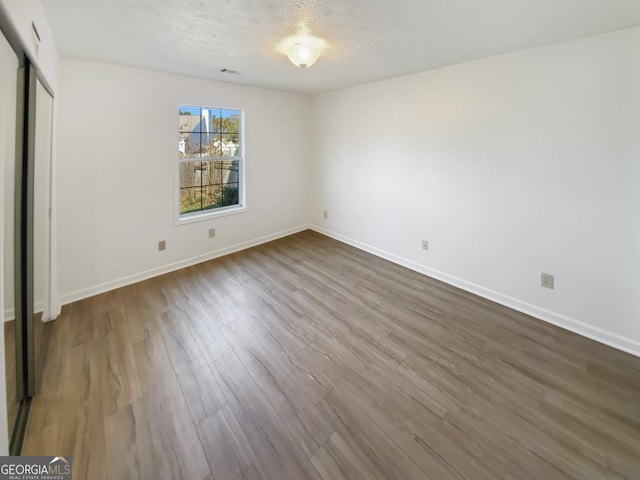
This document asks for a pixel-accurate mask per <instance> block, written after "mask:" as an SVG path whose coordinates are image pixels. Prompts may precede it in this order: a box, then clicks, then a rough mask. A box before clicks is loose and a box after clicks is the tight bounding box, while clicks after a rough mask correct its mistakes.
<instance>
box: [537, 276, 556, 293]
mask: <svg viewBox="0 0 640 480" xmlns="http://www.w3.org/2000/svg"><path fill="white" fill-rule="evenodd" d="M540 285H541V286H543V287H544V288H550V289H552V290H553V275H551V274H549V273H541V274H540Z"/></svg>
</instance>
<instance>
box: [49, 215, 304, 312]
mask: <svg viewBox="0 0 640 480" xmlns="http://www.w3.org/2000/svg"><path fill="white" fill-rule="evenodd" d="M309 228H310V227H309V225H300V226H297V227H294V228H290V229H287V230H283V231H281V232H277V233H273V234H270V235H265V236H263V237H258V238H255V239H253V240H248V241H246V242H242V243H238V244H236V245H231V246H229V247H225V248H221V249H219V250H214V251H213V252H208V253H205V254H203V255H197V256H195V257H190V258H187V259H185V260H180V261H178V262H174V263H170V264H168V265H163V266H161V267H156V268H152V269H150V270H146V271H144V272H140V273H136V274H133V275H128V276H126V277H121V278H117V279H115V280H111V281H109V282H104V283H101V284H99V285H94V286H92V287H88V288H83V289H81V290H76V291H75V292H70V293H67V294H64V295H62V296H61V297H60V304H61V305H66V304H68V303H73V302H77V301H78V300H82V299H84V298H89V297H93V296H94V295H99V294H101V293H105V292H108V291H110V290H115V289H116V288H120V287H124V286H127V285H131V284H132V283H137V282H141V281H143V280H147V279H149V278H153V277H157V276H159V275H164V274H165V273H169V272H173V271H175V270H180V269H181V268H185V267H190V266H191V265H196V264H198V263H202V262H206V261H208V260H213V259H214V258H218V257H222V256H224V255H229V254H230V253H235V252H239V251H240V250H246V249H247V248H251V247H255V246H257V245H260V244H263V243H267V242H271V241H273V240H277V239H279V238H282V237H286V236H289V235H293V234H294V233H298V232H301V231H303V230H308V229H309Z"/></svg>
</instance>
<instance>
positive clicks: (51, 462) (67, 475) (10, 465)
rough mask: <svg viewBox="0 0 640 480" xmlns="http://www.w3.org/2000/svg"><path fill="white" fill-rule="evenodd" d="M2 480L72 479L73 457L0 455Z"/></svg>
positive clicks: (0, 476) (0, 479) (0, 477)
mask: <svg viewBox="0 0 640 480" xmlns="http://www.w3.org/2000/svg"><path fill="white" fill-rule="evenodd" d="M0 480H71V457H0Z"/></svg>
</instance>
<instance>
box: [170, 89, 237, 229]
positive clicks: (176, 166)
mask: <svg viewBox="0 0 640 480" xmlns="http://www.w3.org/2000/svg"><path fill="white" fill-rule="evenodd" d="M181 106H186V107H195V108H209V109H222V110H237V111H239V112H240V123H239V129H240V144H239V148H240V155H235V156H233V157H224V158H225V159H237V160H238V188H239V190H240V192H239V194H238V205H230V206H227V207H218V208H215V209H212V210H203V211H200V212H194V213H187V214H184V215H182V214H180V163H181V162H190V161H196V160H190V159H181V158H180V155H179V151H178V148H177V142H178V140H179V136H180V132H179V124H180V113H179V108H180V107H181ZM172 118H173V132H174V134H175V135H176V136H175V137H173V138H174V139H175V141H173V142H171V145H172V147H173V149H174V154H173V157H172V158H173V171H174V187H173V191H174V202H173V203H174V210H175V215H174V220H175V225H186V224H189V223H194V222H201V221H205V220H211V219H212V218H219V217H226V216H228V215H236V214H239V213H246V212H247V200H246V198H247V197H246V195H247V192H246V184H247V182H246V162H247V160H246V158H247V155H246V149H245V144H246V141H245V136H246V133H245V109H244V108H241V107H228V106H227V107H225V106H220V105H216V104H211V105H209V104H207V103H205V102H202V103H197V102H196V103H194V102H180V101H175V102H174V107H173V116H172ZM218 159H220V158H219V157H210V158H209V157H207V158H202V159H199V161H211V160H218Z"/></svg>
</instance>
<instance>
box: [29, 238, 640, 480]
mask: <svg viewBox="0 0 640 480" xmlns="http://www.w3.org/2000/svg"><path fill="white" fill-rule="evenodd" d="M48 328H50V331H49V346H48V348H47V351H46V352H45V357H44V358H45V360H44V363H45V365H44V370H43V375H42V381H41V383H40V391H39V394H38V396H37V397H36V398H35V400H34V402H33V411H32V417H31V421H30V424H29V430H28V437H27V440H26V445H25V449H24V454H25V455H73V464H74V479H85V478H86V479H89V480H100V479H104V478H108V479H112V480H116V479H117V480H122V479H128V478H131V479H134V478H135V479H150V480H151V479H154V480H155V479H185V480H203V479H207V480H213V479H215V480H224V479H245V480H250V479H251V480H253V479H270V480H285V479H291V480H303V479H323V480H339V479H349V480H354V479H363V480H375V479H397V480H408V479H434V480H448V479H458V480H459V479H467V480H470V479H489V480H496V479H519V480H526V479H532V480H533V479H535V480H540V479H543V480H550V479H564V478H573V479H576V480H588V479H598V480H602V479H623V478H624V479H638V478H640V359H639V358H635V357H633V356H630V355H627V354H624V353H621V352H619V351H616V350H614V349H611V348H608V347H605V346H603V345H600V344H597V343H595V342H592V341H590V340H587V339H585V338H582V337H579V336H577V335H574V334H571V333H568V332H566V331H564V330H562V329H559V328H556V327H553V326H550V325H548V324H545V323H543V322H541V321H537V320H534V319H532V318H530V317H528V316H526V315H524V314H520V313H518V312H514V311H513V310H510V309H508V308H505V307H501V306H499V305H496V304H493V303H491V302H489V301H486V300H484V299H481V298H478V297H476V296H474V295H470V294H468V293H465V292H463V291H461V290H458V289H456V288H453V287H451V286H447V285H445V284H442V283H440V282H437V281H434V280H432V279H429V278H426V277H424V276H421V275H419V274H417V273H414V272H412V271H409V270H407V269H404V268H402V267H399V266H397V265H394V264H392V263H389V262H386V261H384V260H381V259H379V258H376V257H374V256H372V255H369V254H367V253H364V252H362V251H359V250H357V249H354V248H351V247H349V246H346V245H344V244H341V243H339V242H336V241H334V240H331V239H328V238H326V237H323V236H322V235H319V234H317V233H313V232H310V231H307V232H303V233H300V234H297V235H294V236H291V237H288V238H285V239H282V240H278V241H275V242H272V243H269V244H266V245H263V246H260V247H256V248H252V249H250V250H246V251H244V252H241V253H237V254H234V255H230V256H227V257H224V258H220V259H217V260H214V261H210V262H207V263H204V264H200V265H197V266H193V267H190V268H186V269H184V270H181V271H179V272H175V273H172V274H168V275H164V276H161V277H157V278H154V279H152V280H148V281H145V282H142V283H139V284H136V285H133V286H129V287H126V288H122V289H119V290H116V291H113V292H109V293H106V294H103V295H100V296H97V297H94V298H91V299H87V300H84V301H81V302H77V303H74V304H72V305H69V306H67V307H65V308H64V310H63V314H62V316H61V317H60V318H59V319H58V320H57V321H55V322H54V323H53V324H51V326H50V327H48Z"/></svg>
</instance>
